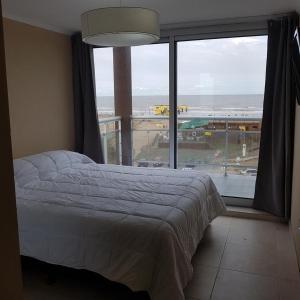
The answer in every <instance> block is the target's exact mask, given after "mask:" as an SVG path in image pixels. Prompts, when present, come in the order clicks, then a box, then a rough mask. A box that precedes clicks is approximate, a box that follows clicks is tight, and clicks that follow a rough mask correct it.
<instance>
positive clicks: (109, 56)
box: [94, 48, 115, 118]
mask: <svg viewBox="0 0 300 300" xmlns="http://www.w3.org/2000/svg"><path fill="white" fill-rule="evenodd" d="M94 63H95V83H96V96H97V110H98V116H99V118H107V117H112V116H114V115H115V102H114V63H113V49H112V48H95V49H94Z"/></svg>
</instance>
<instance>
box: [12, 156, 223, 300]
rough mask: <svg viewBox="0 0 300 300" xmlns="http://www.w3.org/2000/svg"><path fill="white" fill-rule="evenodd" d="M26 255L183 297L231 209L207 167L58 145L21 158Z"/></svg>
mask: <svg viewBox="0 0 300 300" xmlns="http://www.w3.org/2000/svg"><path fill="white" fill-rule="evenodd" d="M14 173H15V186H16V198H17V213H18V226H19V239H20V250H21V254H22V255H25V256H29V257H33V258H36V259H39V260H41V261H45V262H48V263H51V264H57V265H62V266H67V267H72V268H77V269H86V270H90V271H93V272H96V273H99V274H101V275H102V276H104V277H106V278H108V279H110V280H113V281H116V282H120V283H123V284H125V285H127V286H128V287H129V288H131V289H132V290H133V291H141V290H144V291H148V293H149V295H150V297H151V299H153V300H166V299H171V300H183V299H184V293H183V289H184V287H185V286H186V285H187V283H188V282H189V280H190V279H191V278H192V274H193V268H192V264H191V259H192V256H193V254H194V253H195V251H196V248H197V246H198V244H199V242H200V240H201V238H202V237H203V233H204V230H205V228H206V227H207V226H208V224H209V223H210V222H211V221H212V220H213V219H214V218H215V217H217V216H218V215H220V214H222V213H223V212H224V210H225V205H224V203H223V201H222V199H221V197H220V195H219V194H218V192H217V190H216V188H215V185H214V183H213V182H212V180H211V178H210V177H209V176H208V175H207V174H205V173H202V172H198V171H190V170H171V169H160V168H136V167H128V166H117V165H99V164H96V163H95V162H93V161H92V160H90V159H89V158H87V157H86V156H84V155H81V154H78V153H74V152H69V151H52V152H46V153H41V154H38V155H33V156H28V157H24V158H22V159H16V160H15V161H14Z"/></svg>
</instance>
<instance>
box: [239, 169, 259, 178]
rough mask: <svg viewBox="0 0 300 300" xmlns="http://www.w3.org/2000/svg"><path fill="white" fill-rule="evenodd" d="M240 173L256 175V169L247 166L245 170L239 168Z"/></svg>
mask: <svg viewBox="0 0 300 300" xmlns="http://www.w3.org/2000/svg"><path fill="white" fill-rule="evenodd" d="M240 173H241V174H242V175H248V176H256V175H257V170H256V169H250V168H247V169H245V170H241V171H240Z"/></svg>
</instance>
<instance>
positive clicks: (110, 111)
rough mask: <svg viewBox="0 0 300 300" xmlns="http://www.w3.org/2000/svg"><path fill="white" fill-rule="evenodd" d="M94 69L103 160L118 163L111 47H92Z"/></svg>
mask: <svg viewBox="0 0 300 300" xmlns="http://www.w3.org/2000/svg"><path fill="white" fill-rule="evenodd" d="M94 69H95V85H96V105H97V113H98V119H99V128H100V132H101V139H102V151H103V155H104V161H105V162H106V163H111V164H120V163H121V158H120V156H121V144H120V128H121V127H120V120H118V119H114V118H112V117H114V116H115V99H114V64H113V48H95V49H94Z"/></svg>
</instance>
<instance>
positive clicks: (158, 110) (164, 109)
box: [152, 105, 188, 116]
mask: <svg viewBox="0 0 300 300" xmlns="http://www.w3.org/2000/svg"><path fill="white" fill-rule="evenodd" d="M187 111H188V106H187V105H178V106H177V113H179V114H180V113H181V112H187ZM152 112H153V113H154V114H155V115H156V116H158V115H162V116H166V115H169V113H170V109H169V105H154V106H153V108H152Z"/></svg>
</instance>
